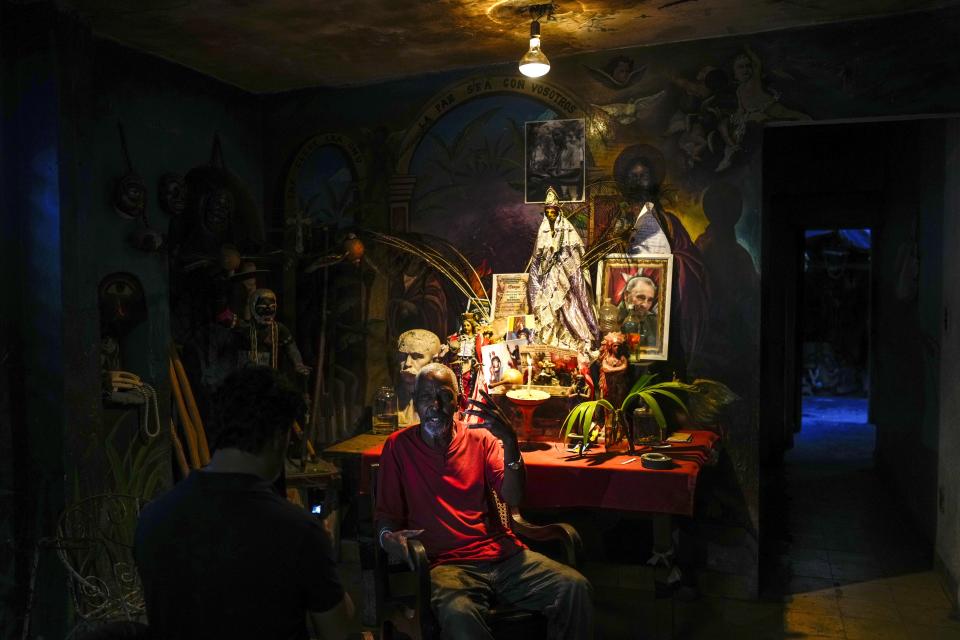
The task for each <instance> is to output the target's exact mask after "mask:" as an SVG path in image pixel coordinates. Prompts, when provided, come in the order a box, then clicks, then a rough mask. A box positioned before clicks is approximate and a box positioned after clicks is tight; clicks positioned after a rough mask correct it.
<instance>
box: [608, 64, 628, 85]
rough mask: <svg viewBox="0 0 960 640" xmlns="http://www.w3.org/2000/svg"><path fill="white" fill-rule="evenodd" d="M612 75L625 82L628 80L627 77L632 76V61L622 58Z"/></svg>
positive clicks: (621, 82)
mask: <svg viewBox="0 0 960 640" xmlns="http://www.w3.org/2000/svg"><path fill="white" fill-rule="evenodd" d="M610 77H611V78H613V79H614V80H616V81H617V82H619V83H620V84H623V83H625V82H626V81H627V78H629V77H630V63H629V62H627V61H625V60H621V61H620V62H618V63H617V66H615V67H614V68H613V73H611V74H610Z"/></svg>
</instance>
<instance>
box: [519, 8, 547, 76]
mask: <svg viewBox="0 0 960 640" xmlns="http://www.w3.org/2000/svg"><path fill="white" fill-rule="evenodd" d="M548 71H550V61H549V60H547V56H545V55H543V51H540V23H539V22H537V21H536V20H534V21H533V22H531V23H530V50H529V51H527V52H526V53H525V54H523V57H522V58H520V73H522V74H523V75H525V76H527V77H529V78H539V77H540V76H544V75H546V74H547V72H548Z"/></svg>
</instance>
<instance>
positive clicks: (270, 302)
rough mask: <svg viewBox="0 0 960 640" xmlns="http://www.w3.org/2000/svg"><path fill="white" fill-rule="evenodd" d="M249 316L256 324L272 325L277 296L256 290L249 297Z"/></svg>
mask: <svg viewBox="0 0 960 640" xmlns="http://www.w3.org/2000/svg"><path fill="white" fill-rule="evenodd" d="M250 315H251V316H253V319H254V320H255V321H256V322H257V323H258V324H272V323H273V321H274V320H275V319H276V317H277V294H275V293H274V292H273V291H271V290H270V289H257V290H256V291H254V292H253V294H251V296H250Z"/></svg>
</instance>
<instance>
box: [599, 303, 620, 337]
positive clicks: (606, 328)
mask: <svg viewBox="0 0 960 640" xmlns="http://www.w3.org/2000/svg"><path fill="white" fill-rule="evenodd" d="M619 315H620V310H619V309H618V308H617V305H615V304H613V303H612V302H610V298H604V299H603V304H602V305H600V313H599V317H598V318H597V320H598V322H597V324H598V325H599V326H600V336H601V337H603V335H604V334H607V333H610V332H611V331H619V330H620V326H619V322H618V320H619Z"/></svg>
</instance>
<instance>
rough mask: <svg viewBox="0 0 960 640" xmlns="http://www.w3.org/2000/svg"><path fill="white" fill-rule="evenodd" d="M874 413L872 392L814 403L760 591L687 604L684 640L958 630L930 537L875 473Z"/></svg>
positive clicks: (876, 638)
mask: <svg viewBox="0 0 960 640" xmlns="http://www.w3.org/2000/svg"><path fill="white" fill-rule="evenodd" d="M865 416H866V400H862V399H860V400H858V399H838V398H811V399H808V400H807V401H806V402H805V403H804V426H803V430H802V431H801V433H799V434H797V438H796V442H795V446H794V448H793V450H791V451H790V452H789V453H788V454H787V457H786V464H785V466H784V469H783V475H782V477H781V478H779V481H778V482H777V483H776V484H777V485H778V486H775V487H773V490H774V491H775V492H776V493H774V495H772V496H770V497H771V498H772V500H771V501H770V503H768V504H779V505H781V507H782V511H781V512H780V513H776V514H768V515H769V516H771V517H768V518H767V519H766V520H765V522H766V523H767V525H768V527H769V528H768V534H769V535H771V537H772V538H773V542H774V543H773V544H772V545H768V546H770V547H772V549H773V551H772V553H771V555H768V556H766V557H765V560H766V563H765V565H766V568H767V571H766V574H767V575H766V578H767V580H766V581H765V585H764V588H763V599H762V601H760V602H742V601H722V600H719V601H718V600H716V599H714V601H699V602H694V603H691V604H689V605H679V606H678V607H677V614H678V615H677V624H676V630H677V632H678V633H677V637H678V638H691V639H692V638H723V637H731V638H732V637H740V638H848V639H849V640H860V639H863V640H886V639H914V638H916V639H920V638H923V639H926V638H944V639H946V638H954V639H960V621H958V620H957V619H956V618H955V617H954V616H953V612H952V610H951V606H950V605H951V603H950V602H949V600H948V597H947V595H946V592H945V591H944V589H943V587H942V585H941V583H940V580H939V578H938V576H937V574H936V573H935V572H934V571H933V570H932V566H933V559H932V551H931V544H930V542H928V541H925V540H923V539H921V538H920V536H919V535H918V534H917V533H916V532H915V530H914V529H913V527H912V525H911V523H910V521H909V519H908V518H907V517H906V516H905V514H904V513H903V512H902V511H901V510H900V509H898V508H897V506H896V504H895V503H894V502H893V501H892V500H891V499H890V496H889V494H888V491H887V489H886V487H885V485H884V484H883V482H882V481H881V480H880V479H879V478H878V477H877V476H876V474H875V473H874V472H873V463H872V453H873V442H874V435H873V427H872V426H871V425H869V424H865V423H863V420H865ZM774 522H778V523H779V526H776V525H775V524H774ZM704 621H708V622H704ZM714 623H715V624H714Z"/></svg>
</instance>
